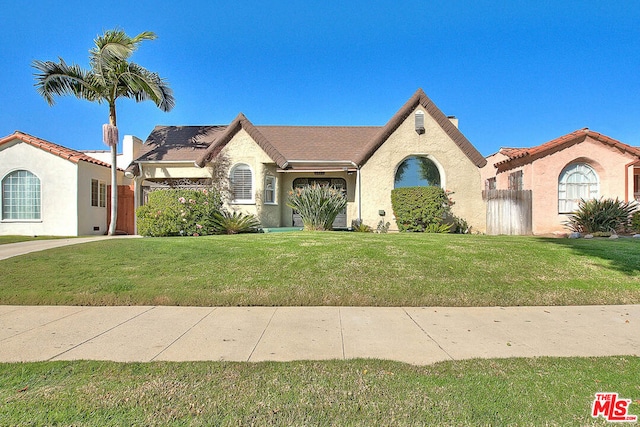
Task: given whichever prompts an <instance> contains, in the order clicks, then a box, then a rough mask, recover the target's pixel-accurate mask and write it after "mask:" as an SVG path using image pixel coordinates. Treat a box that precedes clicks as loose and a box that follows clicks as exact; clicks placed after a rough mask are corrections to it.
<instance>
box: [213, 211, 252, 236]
mask: <svg viewBox="0 0 640 427" xmlns="http://www.w3.org/2000/svg"><path fill="white" fill-rule="evenodd" d="M212 225H213V229H214V230H215V231H216V232H217V233H219V234H239V233H255V232H256V231H258V230H259V228H260V221H258V218H256V217H255V215H251V214H246V215H245V214H242V213H239V212H227V211H223V212H219V213H216V214H215V215H214V216H213V221H212Z"/></svg>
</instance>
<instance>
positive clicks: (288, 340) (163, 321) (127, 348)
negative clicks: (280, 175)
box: [0, 305, 640, 365]
mask: <svg viewBox="0 0 640 427" xmlns="http://www.w3.org/2000/svg"><path fill="white" fill-rule="evenodd" d="M607 355H635V356H638V355H640V305H628V306H579V307H507V308H502V307H490V308H484V307H483V308H441V307H420V308H402V307H397V308H396V307H393V308H384V307H379V308H373V307H164V306H157V307H75V306H74V307H67V306H53V307H50V306H0V362H17V361H42V360H73V359H91V360H113V361H122V362H131V361H139V362H147V361H154V360H170V361H194V360H228V361H250V362H257V361H264V360H273V361H290V360H307V359H311V360H321V359H351V358H379V359H390V360H397V361H402V362H408V363H411V364H418V365H422V364H429V363H433V362H438V361H443V360H460V359H469V358H478V357H480V358H493V357H532V356H607Z"/></svg>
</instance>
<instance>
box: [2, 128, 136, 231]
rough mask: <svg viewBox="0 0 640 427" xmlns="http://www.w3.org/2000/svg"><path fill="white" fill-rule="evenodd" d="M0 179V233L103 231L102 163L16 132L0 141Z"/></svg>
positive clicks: (105, 182)
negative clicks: (0, 209) (0, 208)
mask: <svg viewBox="0 0 640 427" xmlns="http://www.w3.org/2000/svg"><path fill="white" fill-rule="evenodd" d="M118 175H119V184H129V183H130V180H128V179H126V178H124V171H122V170H121V171H119V173H118ZM0 180H1V185H2V192H1V193H0V204H1V205H2V218H1V220H0V235H41V236H42V235H49V236H78V235H90V234H105V233H106V232H107V217H108V211H107V207H108V205H109V204H110V203H109V200H108V194H109V189H110V188H109V187H110V186H109V183H110V181H111V174H110V165H109V163H107V162H103V161H101V160H98V159H95V158H93V157H91V156H88V155H87V154H85V153H82V152H79V151H76V150H72V149H70V148H66V147H63V146H60V145H57V144H54V143H52V142H49V141H45V140H43V139H40V138H37V137H35V136H31V135H28V134H26V133H23V132H19V131H17V132H15V133H13V134H11V135H8V136H6V137H4V138H2V139H0Z"/></svg>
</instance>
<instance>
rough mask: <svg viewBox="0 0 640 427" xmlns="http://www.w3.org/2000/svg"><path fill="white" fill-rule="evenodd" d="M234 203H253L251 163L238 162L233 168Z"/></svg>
mask: <svg viewBox="0 0 640 427" xmlns="http://www.w3.org/2000/svg"><path fill="white" fill-rule="evenodd" d="M231 192H232V193H233V201H234V203H253V201H254V200H253V173H252V172H251V168H250V167H249V165H245V164H242V163H241V164H238V165H236V166H234V167H233V169H232V170H231Z"/></svg>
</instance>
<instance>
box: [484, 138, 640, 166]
mask: <svg viewBox="0 0 640 427" xmlns="http://www.w3.org/2000/svg"><path fill="white" fill-rule="evenodd" d="M587 138H591V139H593V140H596V141H599V142H601V143H603V144H606V145H609V146H611V147H614V148H617V149H618V150H620V151H622V152H624V153H629V154H631V155H633V156H636V157H638V158H640V148H638V147H632V146H630V145H627V144H625V143H622V142H620V141H618V140H616V139H613V138H611V137H609V136H606V135H603V134H601V133H598V132H595V131H592V130H590V129H589V128H583V129H578V130H576V131H574V132H571V133H568V134H566V135H563V136H561V137H559V138H556V139H552V140H551V141H549V142H545V143H544V144H541V145H538V146H535V147H531V148H501V149H500V153H502V154H504V155H505V156H507V157H508V159H505V160H502V161H500V162H498V163H496V164H495V165H494V166H495V167H496V168H498V169H500V170H506V169H511V168H514V167H518V166H522V165H524V164H527V163H531V162H533V161H534V160H536V159H539V158H541V157H545V156H548V155H550V154H553V153H555V152H557V151H560V150H563V149H565V148H567V147H570V146H572V145H574V144H578V143H580V142H583V141H584V140H585V139H587Z"/></svg>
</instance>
